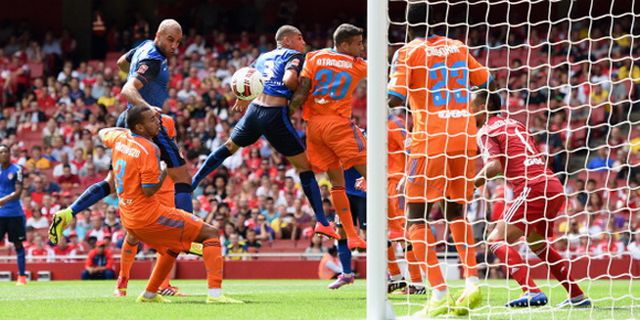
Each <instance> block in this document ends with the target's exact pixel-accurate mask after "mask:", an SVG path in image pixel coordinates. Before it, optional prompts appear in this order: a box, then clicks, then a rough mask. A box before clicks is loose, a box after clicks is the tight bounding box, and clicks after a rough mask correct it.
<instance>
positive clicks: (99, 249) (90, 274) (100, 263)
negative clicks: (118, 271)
mask: <svg viewBox="0 0 640 320" xmlns="http://www.w3.org/2000/svg"><path fill="white" fill-rule="evenodd" d="M81 277H82V280H96V279H101V280H112V279H114V278H115V271H114V270H113V257H112V254H111V251H110V250H108V249H107V248H106V244H105V242H104V241H98V242H97V243H96V248H95V249H93V250H91V251H90V252H89V255H88V256H87V260H86V262H85V264H84V271H82V276H81Z"/></svg>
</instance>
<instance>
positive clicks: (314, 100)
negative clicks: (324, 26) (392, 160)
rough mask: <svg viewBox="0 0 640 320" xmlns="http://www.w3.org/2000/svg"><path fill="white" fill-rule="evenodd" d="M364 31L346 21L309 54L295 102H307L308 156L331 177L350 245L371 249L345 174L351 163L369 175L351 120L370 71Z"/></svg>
mask: <svg viewBox="0 0 640 320" xmlns="http://www.w3.org/2000/svg"><path fill="white" fill-rule="evenodd" d="M362 34H363V30H362V29H361V28H358V27H356V26H354V25H350V24H346V23H345V24H342V25H340V26H339V27H338V28H337V29H336V31H335V32H334V33H333V42H334V48H333V49H322V50H317V51H312V52H309V53H307V56H306V58H305V63H304V67H303V69H302V73H301V74H300V84H299V85H298V89H297V90H296V93H295V94H294V95H293V98H292V99H291V104H290V108H291V109H292V110H296V109H298V108H299V107H300V106H301V105H302V104H303V103H304V109H303V118H304V119H305V120H306V121H307V152H308V154H309V161H310V162H311V166H312V168H313V170H314V171H315V172H326V173H327V175H328V176H329V180H330V181H331V185H332V188H331V199H332V201H333V205H334V206H335V207H336V212H337V214H338V216H339V217H340V222H341V223H342V228H343V230H344V232H346V236H347V239H348V246H349V249H355V248H359V249H364V248H366V242H365V241H364V240H362V239H361V238H360V236H359V235H358V232H357V231H356V229H355V227H354V224H353V221H352V218H351V209H350V206H349V200H348V198H347V194H346V192H345V179H344V169H349V168H351V167H354V168H355V169H356V170H357V171H358V172H359V173H360V175H362V176H363V177H366V174H367V172H366V171H367V170H366V168H367V165H366V163H367V149H366V141H365V138H364V135H363V134H362V132H361V131H360V129H359V128H358V127H356V126H355V125H354V124H353V123H352V122H351V99H352V95H353V91H354V90H355V88H356V86H357V85H358V83H359V82H360V81H361V80H363V79H364V78H365V77H366V75H367V63H366V62H365V61H364V60H363V59H362V58H360V55H362V52H363V51H364V45H363V39H362ZM309 93H311V94H309ZM343 238H344V235H343ZM346 280H349V279H346Z"/></svg>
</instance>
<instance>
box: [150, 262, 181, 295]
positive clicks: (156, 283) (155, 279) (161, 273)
mask: <svg viewBox="0 0 640 320" xmlns="http://www.w3.org/2000/svg"><path fill="white" fill-rule="evenodd" d="M176 256H177V255H175V256H174V255H172V254H170V253H167V254H161V255H160V257H158V261H156V266H155V267H154V268H153V272H151V278H149V283H147V289H146V290H147V291H148V292H158V288H160V284H161V283H162V281H164V279H165V278H167V275H168V274H169V273H170V272H171V268H173V265H174V264H175V263H176Z"/></svg>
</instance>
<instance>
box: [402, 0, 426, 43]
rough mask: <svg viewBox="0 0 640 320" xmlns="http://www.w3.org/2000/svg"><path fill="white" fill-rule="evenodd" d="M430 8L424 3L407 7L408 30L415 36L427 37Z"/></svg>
mask: <svg viewBox="0 0 640 320" xmlns="http://www.w3.org/2000/svg"><path fill="white" fill-rule="evenodd" d="M428 8H429V7H428V6H427V4H426V3H424V2H417V3H411V4H409V6H407V23H408V24H409V25H408V29H409V31H410V32H411V33H412V34H413V35H415V36H424V35H426V33H427V10H428Z"/></svg>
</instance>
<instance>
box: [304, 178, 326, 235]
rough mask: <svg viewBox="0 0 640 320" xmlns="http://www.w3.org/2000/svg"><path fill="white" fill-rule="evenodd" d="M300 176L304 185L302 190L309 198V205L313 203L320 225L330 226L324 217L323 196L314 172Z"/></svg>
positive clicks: (312, 206)
mask: <svg viewBox="0 0 640 320" xmlns="http://www.w3.org/2000/svg"><path fill="white" fill-rule="evenodd" d="M299 176H300V184H302V190H303V191H304V194H305V195H306V196H307V199H308V200H309V203H311V208H313V212H314V213H315V215H316V221H318V222H320V224H322V225H323V226H325V227H326V226H328V225H329V221H328V220H327V216H325V215H324V210H323V209H322V196H321V195H320V187H318V181H316V176H315V175H314V174H313V171H305V172H300V174H299Z"/></svg>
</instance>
